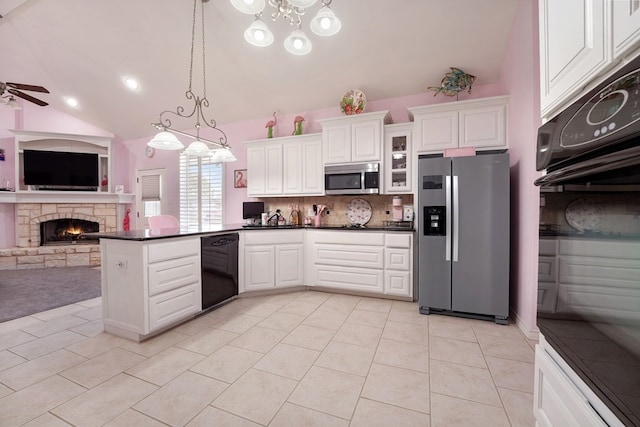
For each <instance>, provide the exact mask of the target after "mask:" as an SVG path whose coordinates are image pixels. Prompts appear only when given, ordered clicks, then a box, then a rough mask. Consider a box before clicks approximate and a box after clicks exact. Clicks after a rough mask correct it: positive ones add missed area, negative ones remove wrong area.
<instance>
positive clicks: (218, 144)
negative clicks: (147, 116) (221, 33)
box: [147, 0, 236, 162]
mask: <svg viewBox="0 0 640 427" xmlns="http://www.w3.org/2000/svg"><path fill="white" fill-rule="evenodd" d="M200 1H201V5H202V7H201V18H202V25H201V27H202V89H203V95H202V98H200V97H199V96H197V95H195V94H194V93H193V90H192V89H191V83H192V80H193V53H194V50H195V49H194V46H195V34H196V10H197V3H198V0H193V23H192V27H191V62H190V65H189V88H188V89H187V92H186V93H185V96H186V98H187V99H188V100H190V101H193V104H194V105H193V109H192V110H191V112H190V113H188V112H185V108H184V107H182V106H178V108H176V110H175V111H169V110H166V111H163V112H162V113H160V117H159V121H158V122H157V123H151V126H153V127H155V128H156V129H158V130H159V131H160V132H159V133H158V134H157V135H156V136H154V137H153V138H152V139H151V141H149V142H148V143H147V145H148V146H149V147H153V148H157V149H160V150H182V149H183V148H184V145H183V144H182V142H180V140H178V138H177V137H176V135H175V134H178V135H183V136H186V137H189V138H192V139H194V141H192V142H191V143H190V144H189V146H188V147H187V148H186V149H185V150H184V152H185V154H187V155H188V156H195V157H207V156H213V161H214V162H233V161H235V160H236V158H235V156H234V155H233V153H231V147H230V146H229V144H228V143H227V135H226V134H225V133H224V132H223V131H222V129H219V128H218V127H217V125H216V121H215V120H213V119H211V120H207V119H206V118H205V116H204V112H203V111H202V109H203V107H204V108H208V107H209V100H208V99H207V81H206V71H205V64H206V60H205V46H204V3H206V2H208V1H209V0H200ZM172 116H177V117H178V118H181V119H189V118H191V117H193V118H194V119H195V121H196V123H195V129H196V134H195V135H191V134H190V133H187V132H183V131H180V130H177V129H175V128H174V127H173V123H172V122H171V117H172ZM201 121H202V122H201ZM202 124H204V125H206V126H207V127H209V128H211V129H214V130H215V131H217V132H219V134H220V137H219V139H218V140H217V141H211V140H209V139H205V138H202V137H200V128H201V127H202Z"/></svg>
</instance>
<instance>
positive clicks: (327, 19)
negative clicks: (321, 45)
mask: <svg viewBox="0 0 640 427" xmlns="http://www.w3.org/2000/svg"><path fill="white" fill-rule="evenodd" d="M229 1H230V2H231V4H232V5H233V7H235V8H236V9H238V10H239V11H240V12H242V13H246V14H249V15H254V16H255V20H254V21H253V23H252V24H251V25H250V26H249V28H247V29H246V31H245V32H244V38H245V40H246V41H247V42H249V43H251V44H252V45H254V46H258V47H265V46H270V45H271V44H272V43H273V33H272V32H271V31H270V30H269V28H267V25H266V24H265V23H264V21H263V20H262V14H263V12H264V8H265V6H266V4H265V0H229ZM331 1H332V0H322V7H321V8H320V10H319V11H318V13H317V14H316V16H315V17H314V18H313V19H312V20H311V22H310V23H309V28H311V31H313V33H314V34H316V35H318V36H322V37H328V36H333V35H334V34H337V33H338V31H340V28H341V27H342V24H341V23H340V20H339V19H338V17H336V15H335V13H333V10H331V8H330V7H329V5H330V4H331ZM268 2H269V6H271V7H273V11H272V12H271V19H272V20H273V21H276V20H277V19H278V18H282V19H284V20H285V21H288V22H289V24H291V26H293V27H294V30H293V31H292V32H291V34H290V35H289V36H288V37H287V38H286V39H285V40H284V47H285V49H286V50H287V51H288V52H289V53H291V54H293V55H306V54H307V53H309V52H311V48H312V45H311V40H309V38H308V37H307V35H306V34H305V33H304V31H302V28H301V27H302V15H304V14H305V11H306V9H307V8H309V7H311V6H313V5H314V4H315V3H316V2H317V0H268Z"/></svg>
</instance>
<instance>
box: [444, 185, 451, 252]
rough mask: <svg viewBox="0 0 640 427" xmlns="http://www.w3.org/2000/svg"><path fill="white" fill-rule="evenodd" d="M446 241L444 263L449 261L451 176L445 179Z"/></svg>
mask: <svg viewBox="0 0 640 427" xmlns="http://www.w3.org/2000/svg"><path fill="white" fill-rule="evenodd" d="M445 191H446V192H445V205H446V207H445V209H446V223H445V224H446V225H445V227H446V230H447V231H446V240H445V242H446V243H445V245H446V247H445V261H451V176H449V175H447V176H446V177H445Z"/></svg>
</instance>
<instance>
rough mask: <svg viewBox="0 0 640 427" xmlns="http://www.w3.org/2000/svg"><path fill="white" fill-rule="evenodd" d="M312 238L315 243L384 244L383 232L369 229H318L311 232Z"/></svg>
mask: <svg viewBox="0 0 640 427" xmlns="http://www.w3.org/2000/svg"><path fill="white" fill-rule="evenodd" d="M311 233H312V234H310V238H311V239H312V241H313V242H314V243H333V244H338V245H358V246H361V245H368V246H383V245H384V234H383V233H370V232H368V231H316V232H313V231H312V232H311Z"/></svg>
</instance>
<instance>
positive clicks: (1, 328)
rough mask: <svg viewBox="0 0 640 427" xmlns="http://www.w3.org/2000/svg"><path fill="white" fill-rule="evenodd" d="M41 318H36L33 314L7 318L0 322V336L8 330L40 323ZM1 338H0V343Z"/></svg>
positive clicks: (16, 329) (11, 330)
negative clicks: (11, 318)
mask: <svg viewBox="0 0 640 427" xmlns="http://www.w3.org/2000/svg"><path fill="white" fill-rule="evenodd" d="M42 322H43V320H40V319H36V318H35V317H33V316H26V317H20V318H18V319H13V320H8V321H6V322H2V323H0V338H2V336H3V335H5V334H8V333H9V332H15V331H18V330H20V329H21V328H24V327H26V326H29V325H36V324H38V323H42ZM1 342H2V339H0V343H1Z"/></svg>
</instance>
